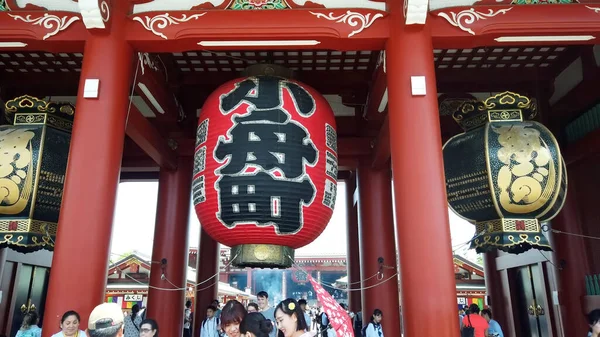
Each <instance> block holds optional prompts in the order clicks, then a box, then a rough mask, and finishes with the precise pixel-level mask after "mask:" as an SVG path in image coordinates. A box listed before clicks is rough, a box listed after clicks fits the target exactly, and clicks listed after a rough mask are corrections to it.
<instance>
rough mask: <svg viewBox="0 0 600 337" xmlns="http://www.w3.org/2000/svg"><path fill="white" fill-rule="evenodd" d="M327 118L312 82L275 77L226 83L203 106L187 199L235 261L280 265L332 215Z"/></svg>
mask: <svg viewBox="0 0 600 337" xmlns="http://www.w3.org/2000/svg"><path fill="white" fill-rule="evenodd" d="M336 181H337V137H336V125H335V118H334V115H333V112H332V110H331V107H330V106H329V104H328V103H327V101H326V100H325V99H324V98H323V96H321V95H320V94H319V93H318V92H316V91H315V90H314V89H312V88H310V87H308V86H306V85H304V84H302V83H300V82H296V81H293V80H288V79H285V78H281V77H275V76H251V77H244V78H241V79H237V80H233V81H230V82H228V83H226V84H224V85H222V86H221V87H220V88H218V89H217V90H216V91H215V92H214V93H213V94H212V95H211V96H210V97H209V98H208V99H207V100H206V102H205V103H204V107H203V108H202V112H201V114H200V119H199V126H198V132H197V137H196V150H195V159H194V178H193V185H192V186H193V187H192V189H193V199H194V205H195V208H196V213H197V214H198V218H199V220H200V224H201V226H202V227H203V228H204V230H206V232H207V233H208V234H209V235H210V236H212V237H213V238H214V239H215V240H217V241H219V242H221V243H223V244H225V245H228V246H231V247H232V249H231V255H232V256H233V259H232V263H233V264H234V265H235V266H240V267H248V266H249V267H274V268H282V267H283V268H287V267H289V266H290V265H291V263H292V260H291V258H293V256H294V249H296V248H299V247H302V246H305V245H307V244H308V243H310V242H311V241H313V240H314V239H316V238H317V236H319V234H320V233H321V232H322V231H323V230H324V229H325V226H326V225H327V223H328V222H329V220H330V218H331V215H332V213H333V207H334V205H335V198H336V189H337V182H336Z"/></svg>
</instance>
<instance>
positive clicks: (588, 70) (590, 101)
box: [550, 47, 600, 125]
mask: <svg viewBox="0 0 600 337" xmlns="http://www.w3.org/2000/svg"><path fill="white" fill-rule="evenodd" d="M581 60H582V64H583V71H582V76H583V80H582V81H581V82H580V83H579V84H577V85H576V86H575V87H574V88H573V89H571V91H569V92H568V93H567V94H566V95H565V96H564V97H562V98H561V99H559V100H558V102H556V103H555V104H554V105H553V106H552V107H551V108H550V109H551V111H552V114H551V117H552V124H553V125H564V124H566V123H568V122H570V121H571V120H572V119H574V118H576V116H578V115H579V114H581V113H583V112H585V110H587V109H589V108H590V107H591V106H593V105H594V104H596V103H597V102H598V99H599V97H598V80H599V79H600V67H598V66H597V64H596V59H595V57H594V52H593V49H592V48H591V47H590V48H588V49H586V50H585V51H584V52H583V53H582V54H581Z"/></svg>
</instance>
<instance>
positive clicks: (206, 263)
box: [193, 224, 219, 336]
mask: <svg viewBox="0 0 600 337" xmlns="http://www.w3.org/2000/svg"><path fill="white" fill-rule="evenodd" d="M200 226H201V227H200V243H199V244H198V265H197V267H196V273H197V274H196V283H198V287H197V289H196V308H195V310H194V320H193V322H194V334H193V336H200V325H201V323H202V321H203V320H204V318H206V308H207V307H208V306H209V305H210V304H211V303H212V302H213V301H214V300H215V299H217V295H218V293H217V291H218V286H219V276H218V275H217V276H215V275H216V274H217V273H218V272H219V243H218V242H217V241H215V240H214V239H213V238H211V237H210V236H209V235H208V234H207V233H206V232H205V231H204V230H203V229H202V224H200ZM213 276H214V277H213Z"/></svg>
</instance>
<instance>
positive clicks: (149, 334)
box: [139, 318, 158, 337]
mask: <svg viewBox="0 0 600 337" xmlns="http://www.w3.org/2000/svg"><path fill="white" fill-rule="evenodd" d="M139 336H140V337H158V323H156V321H155V320H153V319H152V318H146V319H145V320H143V321H142V323H141V324H140V335H139Z"/></svg>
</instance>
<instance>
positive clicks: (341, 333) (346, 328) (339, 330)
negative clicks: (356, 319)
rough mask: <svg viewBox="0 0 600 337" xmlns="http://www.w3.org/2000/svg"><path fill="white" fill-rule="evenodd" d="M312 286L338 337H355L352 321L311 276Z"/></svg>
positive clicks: (309, 277)
mask: <svg viewBox="0 0 600 337" xmlns="http://www.w3.org/2000/svg"><path fill="white" fill-rule="evenodd" d="M308 280H309V281H310V284H312V286H313V288H314V289H315V292H316V293H317V299H318V300H319V302H321V304H322V305H323V309H324V310H325V313H326V314H327V318H328V319H329V323H330V324H331V326H332V327H333V329H334V330H335V332H336V334H337V337H354V329H353V328H352V320H351V319H350V316H348V314H347V313H346V310H344V309H343V308H342V307H341V306H340V305H339V304H338V302H337V301H336V300H334V299H333V297H331V295H330V294H329V293H328V292H327V291H326V290H325V289H323V287H322V286H321V285H320V284H319V283H317V281H315V279H314V278H312V277H311V276H310V275H309V276H308Z"/></svg>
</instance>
